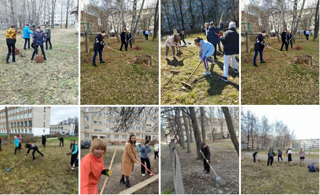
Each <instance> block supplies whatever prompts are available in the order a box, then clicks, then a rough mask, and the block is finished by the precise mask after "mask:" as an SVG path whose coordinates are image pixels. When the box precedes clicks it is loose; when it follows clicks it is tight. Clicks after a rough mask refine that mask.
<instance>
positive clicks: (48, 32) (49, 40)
mask: <svg viewBox="0 0 320 195" xmlns="http://www.w3.org/2000/svg"><path fill="white" fill-rule="evenodd" d="M46 35H47V40H46V50H48V43H49V44H50V49H52V44H51V29H50V27H49V25H48V23H47V26H46Z"/></svg>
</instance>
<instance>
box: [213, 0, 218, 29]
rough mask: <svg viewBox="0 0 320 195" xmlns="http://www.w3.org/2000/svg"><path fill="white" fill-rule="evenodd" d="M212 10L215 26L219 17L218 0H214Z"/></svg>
mask: <svg viewBox="0 0 320 195" xmlns="http://www.w3.org/2000/svg"><path fill="white" fill-rule="evenodd" d="M214 12H215V19H216V25H217V26H219V18H218V0H214Z"/></svg>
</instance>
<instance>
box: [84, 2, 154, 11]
mask: <svg viewBox="0 0 320 195" xmlns="http://www.w3.org/2000/svg"><path fill="white" fill-rule="evenodd" d="M89 2H90V0H80V10H83V7H84V6H86V5H87V4H88V3H89ZM101 2H103V1H102V0H101ZM124 2H130V4H131V5H133V4H132V2H133V1H130V0H125V1H124ZM155 2H156V0H145V1H144V5H143V8H147V7H148V6H150V5H152V4H154V5H156V3H155ZM141 3H142V1H141V0H138V3H137V9H140V6H141ZM154 7H155V6H154Z"/></svg>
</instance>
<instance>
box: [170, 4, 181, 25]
mask: <svg viewBox="0 0 320 195" xmlns="http://www.w3.org/2000/svg"><path fill="white" fill-rule="evenodd" d="M174 2H175V1H174V0H172V4H173V5H172V6H173V9H174V13H175V16H176V20H177V23H178V26H179V29H181V26H180V22H179V21H180V20H179V18H178V14H177V9H176V6H175V3H174ZM172 30H173V29H172Z"/></svg>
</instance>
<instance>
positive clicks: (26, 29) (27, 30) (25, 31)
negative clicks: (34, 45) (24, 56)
mask: <svg viewBox="0 0 320 195" xmlns="http://www.w3.org/2000/svg"><path fill="white" fill-rule="evenodd" d="M32 34H33V32H32V31H31V30H30V27H29V24H26V27H24V29H23V38H24V49H27V48H26V46H27V43H28V49H30V35H32Z"/></svg>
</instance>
